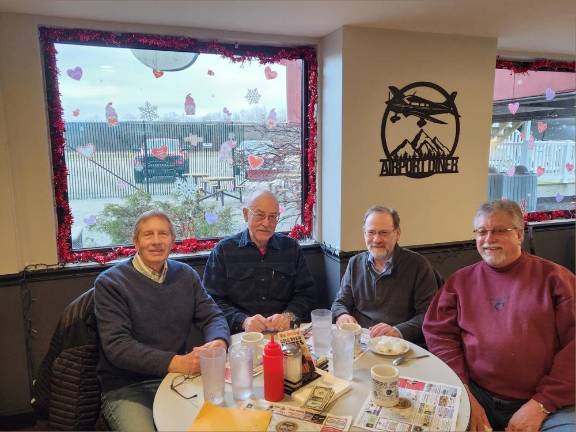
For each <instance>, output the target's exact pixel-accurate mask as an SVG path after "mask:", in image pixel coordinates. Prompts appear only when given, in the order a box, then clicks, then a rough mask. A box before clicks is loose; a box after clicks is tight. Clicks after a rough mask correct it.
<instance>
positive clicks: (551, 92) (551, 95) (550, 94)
mask: <svg viewBox="0 0 576 432" xmlns="http://www.w3.org/2000/svg"><path fill="white" fill-rule="evenodd" d="M555 96H556V92H555V91H554V90H552V89H551V88H550V87H548V88H547V89H546V100H547V101H551V100H552V99H554V97H555Z"/></svg>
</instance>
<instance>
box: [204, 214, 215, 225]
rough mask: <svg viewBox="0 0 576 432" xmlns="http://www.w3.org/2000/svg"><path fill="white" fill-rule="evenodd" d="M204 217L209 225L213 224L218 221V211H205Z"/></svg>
mask: <svg viewBox="0 0 576 432" xmlns="http://www.w3.org/2000/svg"><path fill="white" fill-rule="evenodd" d="M204 219H205V220H206V223H207V224H208V225H212V224H215V223H216V222H218V215H217V214H216V213H210V212H206V213H204Z"/></svg>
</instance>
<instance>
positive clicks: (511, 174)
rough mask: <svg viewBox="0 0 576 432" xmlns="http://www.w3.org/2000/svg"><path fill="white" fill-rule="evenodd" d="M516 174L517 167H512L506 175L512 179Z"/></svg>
mask: <svg viewBox="0 0 576 432" xmlns="http://www.w3.org/2000/svg"><path fill="white" fill-rule="evenodd" d="M515 173H516V167H515V166H511V167H510V168H508V170H507V171H506V175H507V176H508V177H512V176H513V175H514V174H515Z"/></svg>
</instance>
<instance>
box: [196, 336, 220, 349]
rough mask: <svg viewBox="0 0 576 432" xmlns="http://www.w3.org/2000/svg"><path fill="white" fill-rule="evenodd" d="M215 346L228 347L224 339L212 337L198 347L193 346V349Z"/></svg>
mask: <svg viewBox="0 0 576 432" xmlns="http://www.w3.org/2000/svg"><path fill="white" fill-rule="evenodd" d="M217 347H222V348H224V349H228V345H227V344H226V341H225V340H224V339H214V340H213V341H210V342H206V343H205V344H204V345H200V346H199V347H196V348H194V350H202V349H209V348H217Z"/></svg>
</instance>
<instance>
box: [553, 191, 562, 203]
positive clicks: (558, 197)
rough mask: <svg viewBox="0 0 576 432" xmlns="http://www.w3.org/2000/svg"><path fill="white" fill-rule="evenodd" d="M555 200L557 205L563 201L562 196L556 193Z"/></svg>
mask: <svg viewBox="0 0 576 432" xmlns="http://www.w3.org/2000/svg"><path fill="white" fill-rule="evenodd" d="M555 198H556V202H557V203H559V202H562V201H564V195H562V194H561V193H557V194H556V197H555Z"/></svg>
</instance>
